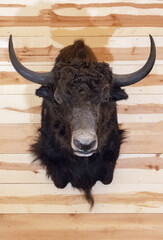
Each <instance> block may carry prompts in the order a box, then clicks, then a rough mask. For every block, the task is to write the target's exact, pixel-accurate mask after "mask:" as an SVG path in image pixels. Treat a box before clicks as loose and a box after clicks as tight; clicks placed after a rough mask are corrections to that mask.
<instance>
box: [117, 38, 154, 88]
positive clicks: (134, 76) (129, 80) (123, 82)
mask: <svg viewBox="0 0 163 240" xmlns="http://www.w3.org/2000/svg"><path fill="white" fill-rule="evenodd" d="M149 37H150V42H151V51H150V55H149V57H148V60H147V62H146V64H145V65H144V66H143V67H142V68H141V69H139V70H138V71H136V72H134V73H130V74H122V75H119V74H113V85H114V86H115V87H124V86H128V85H131V84H134V83H136V82H139V81H140V80H142V79H143V78H144V77H146V76H147V75H148V73H149V72H150V71H151V70H152V68H153V65H154V63H155V59H156V47H155V42H154V39H153V37H152V36H151V35H149Z"/></svg>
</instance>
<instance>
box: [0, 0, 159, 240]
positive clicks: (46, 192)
mask: <svg viewBox="0 0 163 240" xmlns="http://www.w3.org/2000/svg"><path fill="white" fill-rule="evenodd" d="M99 2H100V3H99ZM57 3H58V4H57ZM79 4H80V5H79ZM10 34H13V41H14V46H15V48H16V53H17V55H18V57H19V59H20V60H21V62H22V63H23V64H24V65H25V66H27V67H29V68H30V69H32V70H36V71H49V70H51V68H52V67H53V64H54V59H55V57H56V56H57V54H58V52H59V50H60V49H61V48H62V47H64V46H67V45H68V44H72V43H73V41H74V40H75V39H79V38H84V39H85V42H86V43H87V44H88V45H89V46H90V47H92V48H93V50H94V52H95V54H96V55H97V57H98V59H99V60H100V61H106V62H109V63H110V65H111V66H112V69H113V71H114V72H115V73H129V72H132V71H135V70H137V69H139V68H140V67H141V66H142V65H143V64H144V63H145V60H146V59H147V57H148V54H149V46H150V42H149V37H148V34H152V35H153V37H154V39H155V42H156V46H157V60H156V64H155V66H154V68H153V70H152V72H151V73H150V75H149V76H148V77H146V78H145V79H144V80H143V81H141V82H140V83H138V84H135V85H133V86H131V87H127V88H126V90H127V93H128V94H129V96H130V97H129V99H128V100H127V101H121V102H119V104H118V113H119V114H118V118H119V123H121V124H122V126H123V127H124V128H127V129H128V133H127V136H128V138H127V141H126V143H125V144H124V145H123V147H122V149H121V155H120V157H119V160H118V164H117V167H116V170H115V174H114V180H113V182H112V184H111V185H108V186H104V185H102V184H101V183H100V182H98V183H97V184H96V186H95V187H94V188H93V194H94V196H95V207H94V208H93V210H92V212H91V213H90V212H89V206H88V204H87V203H86V201H85V200H84V199H83V197H82V195H81V194H80V192H78V191H77V190H74V189H72V188H71V186H70V185H68V186H67V187H66V188H65V189H63V190H61V189H57V188H55V187H54V185H53V183H52V181H51V180H49V179H47V177H46V174H45V170H44V169H42V167H40V166H39V164H38V163H37V164H36V163H35V164H31V161H32V160H33V156H31V155H30V154H29V151H28V149H29V146H30V144H31V143H32V141H33V140H34V138H35V136H36V134H37V133H36V129H37V128H38V126H39V125H40V105H41V99H39V98H37V97H36V96H35V95H34V94H35V90H36V88H37V87H38V86H37V85H36V84H32V83H30V82H28V81H26V80H25V79H23V78H22V77H21V76H19V75H18V74H17V73H16V72H15V71H14V69H13V67H12V66H11V63H10V62H9V58H8V49H7V47H8V37H9V35H10ZM130 213H132V214H130ZM162 213H163V1H161V0H140V1H136V0H125V1H121V0H106V1H105V0H101V1H97V0H94V1H91V0H84V1H82V0H78V1H77V0H70V1H67V0H60V1H57V0H48V1H45V0H0V239H2V240H6V239H7V240H8V239H12V240H19V239H25V240H26V239H28V240H35V239H40V240H44V239H45V240H51V239H54V240H56V239H57V240H58V239H61V240H62V239H77V240H78V239H90V240H92V239H100V240H105V239H107V240H108V239H111V240H115V239H124V240H126V239H133V240H134V239H140V240H146V239H148V240H155V239H157V240H159V239H163V229H162V222H163V215H162Z"/></svg>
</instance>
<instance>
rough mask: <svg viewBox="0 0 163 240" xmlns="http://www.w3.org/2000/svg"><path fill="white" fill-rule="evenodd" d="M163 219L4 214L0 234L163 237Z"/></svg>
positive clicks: (157, 216)
mask: <svg viewBox="0 0 163 240" xmlns="http://www.w3.org/2000/svg"><path fill="white" fill-rule="evenodd" d="M162 221H163V215H161V214H93V215H91V214H32V215H30V214H19V215H9V214H7V215H0V223H1V228H0V229H1V230H0V235H1V237H2V239H3V240H8V239H9V238H10V239H13V240H20V239H24V240H29V239H32V240H36V239H40V240H44V239H45V238H47V236H48V240H53V239H60V240H63V239H65V237H66V240H72V239H76V240H82V239H95V240H108V239H110V238H111V239H112V240H119V239H122V240H126V239H132V240H137V239H139V240H146V239H148V240H161V239H162V236H163V231H162ZM117 225H118V228H117ZM40 233H41V234H40Z"/></svg>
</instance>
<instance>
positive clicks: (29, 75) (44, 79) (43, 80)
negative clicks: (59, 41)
mask: <svg viewBox="0 0 163 240" xmlns="http://www.w3.org/2000/svg"><path fill="white" fill-rule="evenodd" d="M9 56H10V60H11V63H12V65H13V67H14V68H15V70H16V71H17V72H18V73H19V74H20V75H21V76H22V77H24V78H26V79H28V80H29V81H31V82H34V83H38V84H47V83H51V82H52V81H53V79H54V73H53V72H52V71H51V72H48V73H37V72H34V71H31V70H29V69H28V68H26V67H24V66H23V65H22V64H21V63H20V62H19V60H18V58H17V57H16V54H15V51H14V48H13V42H12V35H10V39H9Z"/></svg>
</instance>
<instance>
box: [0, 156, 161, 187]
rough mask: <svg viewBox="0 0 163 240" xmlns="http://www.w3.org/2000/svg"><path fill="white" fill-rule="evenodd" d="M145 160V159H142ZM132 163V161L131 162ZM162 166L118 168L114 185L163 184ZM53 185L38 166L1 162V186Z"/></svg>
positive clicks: (148, 165)
mask: <svg viewBox="0 0 163 240" xmlns="http://www.w3.org/2000/svg"><path fill="white" fill-rule="evenodd" d="M142 160H143V159H142ZM130 162H131V161H130ZM160 165H161V166H162V165H163V160H162V162H161V161H160V164H159V165H158V164H156V163H153V165H152V164H148V162H147V163H146V168H147V170H144V169H141V170H140V169H135V168H133V169H132V168H130V169H127V168H123V169H122V168H120V169H118V167H117V168H116V170H115V172H114V178H113V181H112V183H111V184H112V185H114V184H163V169H160V167H159V166H160ZM20 183H21V184H53V182H52V180H51V179H50V178H48V177H47V176H46V171H45V170H43V169H42V168H41V167H40V166H39V165H38V164H37V165H36V164H35V165H34V164H25V163H23V164H17V163H8V164H7V163H3V162H0V184H20Z"/></svg>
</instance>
